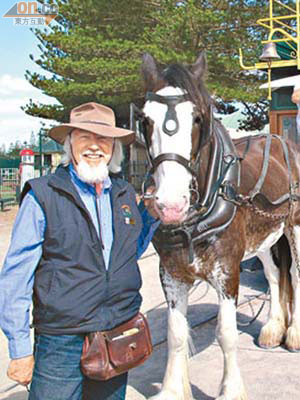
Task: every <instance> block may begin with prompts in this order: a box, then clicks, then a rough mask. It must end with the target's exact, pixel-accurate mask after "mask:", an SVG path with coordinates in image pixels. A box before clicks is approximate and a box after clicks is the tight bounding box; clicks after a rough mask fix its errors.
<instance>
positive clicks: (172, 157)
mask: <svg viewBox="0 0 300 400" xmlns="http://www.w3.org/2000/svg"><path fill="white" fill-rule="evenodd" d="M163 161H176V162H178V163H179V164H181V165H183V166H184V167H185V168H186V169H187V170H188V171H189V172H190V174H192V175H195V171H193V170H192V168H191V167H190V161H189V160H187V159H186V158H184V157H182V156H181V155H179V154H176V153H162V154H160V155H159V156H157V157H156V158H155V159H154V160H152V168H151V169H150V171H149V174H150V175H152V174H153V172H154V171H155V170H156V168H157V167H158V166H159V164H161V163H162V162H163Z"/></svg>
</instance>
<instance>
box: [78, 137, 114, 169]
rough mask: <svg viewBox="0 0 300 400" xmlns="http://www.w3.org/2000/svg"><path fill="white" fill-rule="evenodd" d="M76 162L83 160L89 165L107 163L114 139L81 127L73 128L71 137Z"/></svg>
mask: <svg viewBox="0 0 300 400" xmlns="http://www.w3.org/2000/svg"><path fill="white" fill-rule="evenodd" d="M71 144H72V149H73V155H74V157H75V159H76V162H78V163H80V161H85V162H86V163H87V164H88V165H89V166H90V167H97V166H99V165H100V163H103V162H104V163H105V164H106V165H107V164H108V163H109V160H110V159H111V156H112V152H113V144H114V139H113V138H110V137H104V136H99V135H96V134H95V133H91V132H88V131H83V130H81V129H74V131H73V132H72V137H71Z"/></svg>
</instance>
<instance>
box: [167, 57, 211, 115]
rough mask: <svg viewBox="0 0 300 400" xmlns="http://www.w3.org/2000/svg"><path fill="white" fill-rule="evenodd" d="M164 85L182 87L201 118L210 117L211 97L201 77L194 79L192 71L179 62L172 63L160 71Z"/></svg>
mask: <svg viewBox="0 0 300 400" xmlns="http://www.w3.org/2000/svg"><path fill="white" fill-rule="evenodd" d="M162 78H163V80H164V81H165V84H166V86H173V87H178V88H180V89H182V90H183V91H184V92H186V94H187V95H188V96H189V98H190V100H191V102H192V103H193V104H194V105H195V107H196V109H197V111H198V112H199V113H200V114H199V117H201V119H203V120H205V119H209V118H210V105H211V103H212V102H211V97H210V95H209V93H208V91H207V89H206V87H205V84H204V82H203V80H202V79H196V77H195V76H194V75H193V74H192V72H191V71H190V70H189V69H188V68H187V67H185V66H184V65H180V64H172V65H170V66H169V67H167V68H166V69H165V70H164V71H163V72H162Z"/></svg>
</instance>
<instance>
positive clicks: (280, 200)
mask: <svg viewBox="0 0 300 400" xmlns="http://www.w3.org/2000/svg"><path fill="white" fill-rule="evenodd" d="M272 136H273V137H275V138H276V139H278V140H279V141H280V144H281V146H282V151H283V155H284V160H285V163H286V166H287V169H288V176H289V188H290V190H289V192H288V193H285V194H284V195H282V196H281V197H279V198H278V199H277V200H274V201H272V200H270V199H268V198H267V197H266V196H265V195H263V194H262V193H259V197H260V198H261V199H262V200H263V202H264V203H269V204H271V205H272V206H277V207H278V206H280V205H281V204H283V203H285V202H286V201H288V200H289V199H290V198H291V195H292V196H294V195H293V193H291V191H292V187H291V184H292V169H291V164H290V159H289V149H288V147H287V144H286V142H285V141H284V140H283V138H282V137H281V136H279V135H272ZM294 197H295V198H296V197H297V196H294ZM297 200H299V198H298V197H297Z"/></svg>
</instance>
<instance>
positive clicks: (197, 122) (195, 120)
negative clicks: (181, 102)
mask: <svg viewBox="0 0 300 400" xmlns="http://www.w3.org/2000/svg"><path fill="white" fill-rule="evenodd" d="M200 122H201V119H200V117H199V116H198V117H195V119H194V123H195V124H200Z"/></svg>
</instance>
